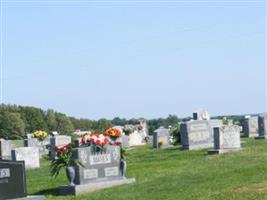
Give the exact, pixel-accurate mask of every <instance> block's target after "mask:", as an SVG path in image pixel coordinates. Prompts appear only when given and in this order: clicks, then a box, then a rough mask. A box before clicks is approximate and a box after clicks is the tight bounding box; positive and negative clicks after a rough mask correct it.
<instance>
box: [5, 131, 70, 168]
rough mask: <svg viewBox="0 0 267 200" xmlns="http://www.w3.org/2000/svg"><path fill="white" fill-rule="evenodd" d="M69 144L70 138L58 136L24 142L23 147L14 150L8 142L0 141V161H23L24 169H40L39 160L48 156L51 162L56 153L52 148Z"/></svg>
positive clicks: (29, 139)
mask: <svg viewBox="0 0 267 200" xmlns="http://www.w3.org/2000/svg"><path fill="white" fill-rule="evenodd" d="M69 143H71V137H70V136H65V135H58V136H54V137H50V138H48V139H45V140H43V141H39V140H38V139H37V138H27V139H25V140H24V147H18V148H15V147H14V146H13V145H12V142H11V141H10V140H4V139H0V160H1V159H2V160H13V161H24V162H25V166H26V169H33V168H39V167H40V158H41V157H42V156H43V155H49V158H50V159H51V160H52V159H54V158H55V156H56V153H55V151H54V148H52V147H55V146H56V147H61V146H63V145H66V144H69Z"/></svg>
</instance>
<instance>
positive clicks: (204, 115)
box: [193, 110, 210, 120]
mask: <svg viewBox="0 0 267 200" xmlns="http://www.w3.org/2000/svg"><path fill="white" fill-rule="evenodd" d="M193 120H210V114H209V113H208V112H207V111H204V110H202V111H196V112H194V113H193Z"/></svg>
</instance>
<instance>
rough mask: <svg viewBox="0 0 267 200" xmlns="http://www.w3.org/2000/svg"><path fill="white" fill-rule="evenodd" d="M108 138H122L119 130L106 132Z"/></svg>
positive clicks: (113, 129) (110, 129)
mask: <svg viewBox="0 0 267 200" xmlns="http://www.w3.org/2000/svg"><path fill="white" fill-rule="evenodd" d="M104 134H105V135H106V136H111V137H120V136H121V131H120V130H119V129H117V128H109V129H108V130H106V131H105V132H104Z"/></svg>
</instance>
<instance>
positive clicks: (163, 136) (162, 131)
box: [153, 127, 173, 148]
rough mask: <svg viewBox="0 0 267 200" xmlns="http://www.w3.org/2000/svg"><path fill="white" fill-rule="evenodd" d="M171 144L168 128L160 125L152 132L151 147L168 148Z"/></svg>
mask: <svg viewBox="0 0 267 200" xmlns="http://www.w3.org/2000/svg"><path fill="white" fill-rule="evenodd" d="M172 146H173V145H172V144H171V142H170V129H168V128H164V127H160V128H158V129H157V130H155V131H154V134H153V148H169V147H172Z"/></svg>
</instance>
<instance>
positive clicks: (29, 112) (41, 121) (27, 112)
mask: <svg viewBox="0 0 267 200" xmlns="http://www.w3.org/2000/svg"><path fill="white" fill-rule="evenodd" d="M20 110H21V117H22V119H23V121H24V123H25V125H26V131H27V132H30V133H32V132H34V131H36V130H47V124H46V121H45V114H44V111H43V110H41V109H38V108H34V107H22V106H20Z"/></svg>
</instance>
